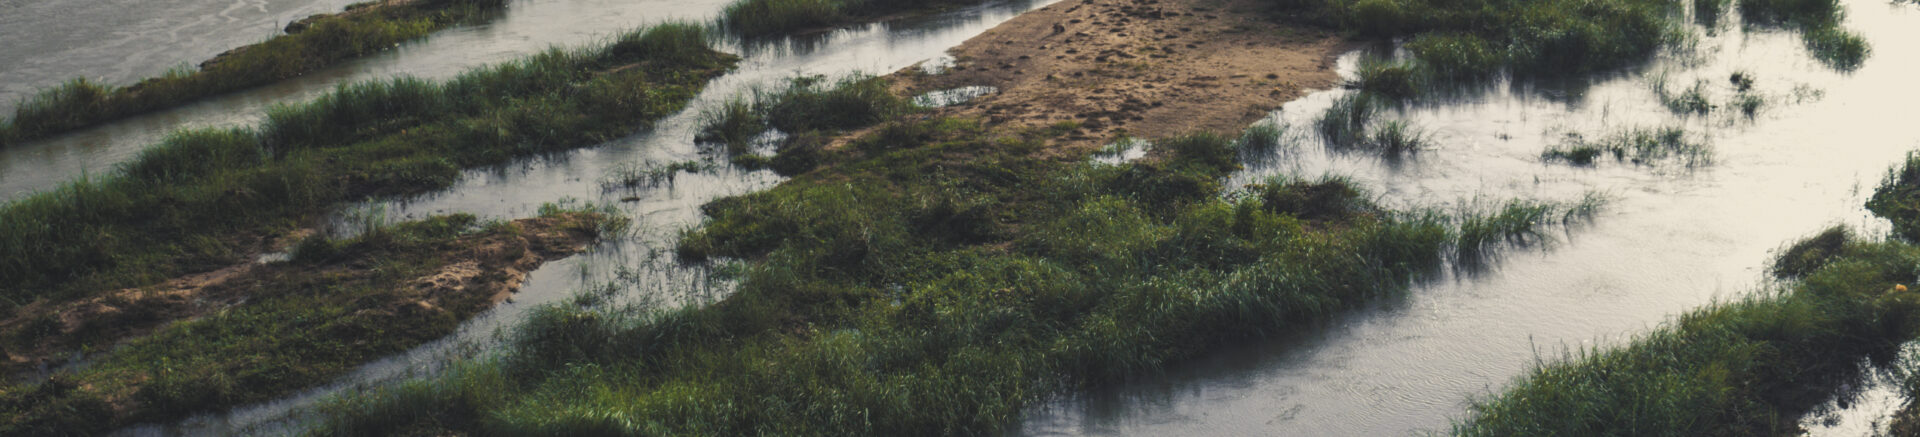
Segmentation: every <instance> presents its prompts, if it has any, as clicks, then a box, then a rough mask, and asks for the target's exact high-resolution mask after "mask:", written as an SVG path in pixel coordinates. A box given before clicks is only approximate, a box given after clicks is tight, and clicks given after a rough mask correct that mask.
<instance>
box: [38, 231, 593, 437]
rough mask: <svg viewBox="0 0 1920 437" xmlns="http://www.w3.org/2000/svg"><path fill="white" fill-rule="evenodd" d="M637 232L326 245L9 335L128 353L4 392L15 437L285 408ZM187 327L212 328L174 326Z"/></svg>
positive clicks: (427, 235)
mask: <svg viewBox="0 0 1920 437" xmlns="http://www.w3.org/2000/svg"><path fill="white" fill-rule="evenodd" d="M624 223H625V221H624V219H623V218H619V217H618V216H613V215H608V214H607V213H604V212H600V211H597V210H594V209H592V208H587V209H573V210H570V209H565V208H560V207H552V206H550V207H548V208H545V209H543V211H542V216H541V217H539V218H534V219H525V220H520V221H515V222H498V223H488V224H479V223H476V222H475V220H474V218H473V217H472V216H468V215H454V216H442V217H434V218H430V219H426V220H421V221H416V222H408V223H401V224H397V225H392V226H377V227H372V228H371V229H369V230H367V232H365V233H364V234H362V235H359V236H357V237H354V238H352V239H347V240H332V239H328V238H324V237H310V238H308V239H307V240H306V241H305V242H303V243H302V244H300V246H299V248H298V250H297V252H296V253H295V254H294V258H293V260H292V261H288V262H283V263H276V264H266V265H262V266H258V267H255V268H254V269H252V270H249V271H246V272H244V273H240V274H237V275H235V276H234V277H232V278H230V279H227V280H226V281H224V282H220V283H217V284H214V285H210V286H207V287H204V288H201V289H198V290H194V291H193V292H191V295H189V296H177V295H174V296H169V295H165V294H163V293H161V292H160V291H154V292H149V293H126V294H120V295H115V296H112V297H110V298H108V299H105V300H102V301H100V302H96V303H92V304H89V305H87V306H82V307H81V308H77V309H74V310H71V311H66V312H64V316H63V317H65V318H69V319H74V320H78V321H79V324H78V325H77V326H72V327H71V328H67V329H62V328H56V329H52V330H50V331H48V332H32V331H22V330H10V331H7V332H4V333H0V334H4V335H0V337H4V338H5V340H6V347H8V348H12V349H15V350H19V349H21V348H54V347H59V346H72V345H80V344H97V345H98V344H115V343H120V342H121V341H122V340H124V343H123V344H121V345H120V346H119V347H116V348H113V349H111V350H108V351H103V352H102V353H100V354H96V355H95V356H93V357H92V360H93V361H92V362H91V363H89V364H88V365H86V366H84V367H82V368H80V369H79V370H73V371H64V372H60V373H57V374H55V375H54V376H53V377H52V378H51V379H49V380H47V381H45V382H40V383H36V384H29V385H23V386H12V385H9V386H0V418H4V419H0V434H6V435H91V434H98V433H102V432H105V431H108V430H111V429H113V428H114V427H117V426H122V425H125V424H127V423H129V422H132V421H160V422H171V421H175V420H179V419H181V418H184V417H186V416H187V415H188V414H192V413H199V412H209V411H217V410H219V409H224V408H228V407H232V406H235V405H241V404H246V403H253V402H260V401H265V400H270V399H275V398H278V397H280V396H284V395H286V394H289V393H291V392H293V391H296V390H300V389H303V388H307V387H310V386H313V385H315V384H318V383H322V382H325V381H328V380H330V379H332V378H333V377H335V376H338V375H339V374H341V373H343V372H345V371H347V370H349V369H351V368H353V367H354V366H357V365H359V364H361V363H364V362H367V361H369V360H372V359H374V358H378V357H382V356H387V355H390V354H394V353H398V352H402V351H405V350H407V349H409V348H412V347H414V346H417V345H419V344H421V343H425V342H427V341H431V340H434V339H438V338H441V337H444V336H446V335H447V334H449V333H451V332H452V331H453V329H454V328H455V327H456V326H458V324H459V323H460V322H461V321H463V320H466V319H467V318H469V317H471V316H473V315H474V314H476V313H478V312H480V311H481V310H484V309H486V308H489V307H491V306H492V300H491V299H493V298H495V295H494V294H495V293H504V292H506V291H507V290H508V289H510V287H512V286H513V285H512V284H506V283H505V282H506V281H507V280H508V278H509V275H514V274H524V273H525V272H527V271H531V270H532V268H533V267H535V266H537V265H539V264H540V262H541V261H542V260H544V259H546V258H551V257H559V256H566V255H567V254H570V253H572V252H573V251H574V250H575V248H576V247H578V246H581V245H583V244H584V243H585V242H588V241H591V240H593V239H594V238H596V237H597V236H599V235H600V234H601V233H603V232H607V231H617V230H618V229H619V228H620V227H621V226H622V225H623V224H624ZM529 260H532V261H529ZM467 263H471V267H470V268H471V269H478V270H477V271H472V270H468V267H466V266H468V265H469V264H467ZM481 272H484V273H481ZM429 279H430V280H429ZM511 282H514V283H517V282H518V280H517V279H511ZM209 301H211V302H224V303H206V302H209ZM102 308H104V309H102ZM179 313H202V314H204V315H203V316H201V317H197V318H190V319H187V320H183V321H179V322H173V321H172V320H169V317H167V316H168V315H172V314H179ZM43 317H49V318H51V317H54V315H53V314H47V315H43ZM57 323H58V322H56V325H55V326H58V324H57ZM69 325H71V324H69ZM27 326H32V324H28V325H27ZM127 331H150V332H149V333H144V334H138V333H135V332H127ZM129 333H133V334H135V335H132V336H131V337H130V338H125V339H122V338H116V337H117V336H116V335H115V334H129Z"/></svg>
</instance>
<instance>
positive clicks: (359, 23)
mask: <svg viewBox="0 0 1920 437" xmlns="http://www.w3.org/2000/svg"><path fill="white" fill-rule="evenodd" d="M506 6H507V1H506V0H413V1H406V2H399V1H394V2H386V3H381V2H370V3H358V4H354V5H351V6H347V10H346V11H345V12H341V13H338V14H331V15H316V16H314V17H309V18H307V19H304V20H300V21H297V22H294V23H293V24H290V25H288V26H287V33H286V34H283V35H279V36H275V37H273V38H271V39H268V40H266V41H264V42H260V43H257V44H253V45H249V46H244V47H240V48H238V49H234V50H232V51H229V52H227V53H223V54H221V55H220V56H219V57H216V58H214V59H211V60H208V61H207V62H205V63H202V64H201V65H200V68H199V69H176V70H173V71H168V72H167V73H166V74H164V75H161V76H159V77H153V78H148V79H145V80H141V81H140V82H138V83H135V84H133V85H131V86H125V87H119V86H112V85H104V84H99V83H95V82H92V81H89V80H87V79H86V78H77V79H74V80H72V81H68V82H67V83H65V84H62V85H60V86H58V87H54V88H53V89H48V90H45V91H41V92H40V93H38V94H37V95H35V96H34V97H32V98H30V99H27V100H26V101H23V102H21V104H20V105H19V106H18V107H17V108H15V109H14V113H13V117H11V118H10V119H7V120H4V121H0V147H6V146H9V145H12V144H18V143H21V142H26V141H31V140H34V139H38V138H44V137H47V136H50V135H54V134H59V133H62V132H67V131H71V130H75V129H79V128H83V127H88V126H93V125H96V124H100V123H105V122H109V121H113V120H118V119H121V118H125V117H129V116H133V115H138V114H141V113H144V112H148V111H154V110H159V109H165V108H171V107H174V106H179V105H183V104H186V103H188V102H192V101H194V100H199V99H201V98H205V97H208V96H212V95H216V94H222V93H227V92H232V91H236V90H241V89H245V88H250V87H254V86H259V85H264V84H268V83H273V82H277V81H280V80H285V79H288V78H292V77H295V76H300V75H302V74H306V73H308V72H311V71H314V70H319V69H321V68H325V67H327V66H330V65H334V64H337V63H339V62H341V61H344V60H347V59H352V58H355V57H359V56H362V55H366V54H368V53H373V52H377V51H381V50H386V49H388V48H391V47H393V46H394V45H395V44H399V43H401V42H405V41H411V40H415V39H419V38H422V37H425V36H427V34H430V33H433V32H435V31H438V30H440V29H444V28H447V27H449V26H454V25H458V24H463V23H471V22H476V21H480V20H484V19H488V18H492V17H494V16H496V15H498V14H499V13H500V11H502V10H504V9H505V8H506Z"/></svg>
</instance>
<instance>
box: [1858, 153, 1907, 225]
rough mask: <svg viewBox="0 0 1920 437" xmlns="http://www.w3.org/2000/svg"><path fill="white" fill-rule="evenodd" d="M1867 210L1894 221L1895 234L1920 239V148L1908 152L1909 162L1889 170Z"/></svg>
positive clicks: (1874, 192)
mask: <svg viewBox="0 0 1920 437" xmlns="http://www.w3.org/2000/svg"><path fill="white" fill-rule="evenodd" d="M1867 210H1868V211H1872V212H1873V214H1874V215H1877V216H1880V217H1882V218H1885V219H1887V220H1888V221H1891V222H1893V233H1894V235H1896V236H1899V237H1900V238H1905V239H1907V240H1909V241H1920V152H1908V153H1907V159H1906V162H1904V163H1902V164H1901V165H1899V166H1896V167H1894V168H1892V169H1889V170H1887V176H1886V177H1885V178H1882V179H1881V180H1880V186H1879V187H1878V188H1875V189H1874V190H1873V197H1871V198H1868V199H1867Z"/></svg>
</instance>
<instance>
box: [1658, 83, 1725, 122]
mask: <svg viewBox="0 0 1920 437" xmlns="http://www.w3.org/2000/svg"><path fill="white" fill-rule="evenodd" d="M1653 93H1654V95H1656V96H1659V97H1660V104H1661V105H1665V106H1666V107H1667V110H1668V111H1673V113H1675V114H1680V115H1706V114H1707V113H1709V112H1713V103H1711V102H1708V101H1707V83H1706V81H1694V83H1693V85H1692V86H1688V87H1687V88H1686V89H1684V90H1681V91H1679V92H1675V91H1673V90H1672V89H1671V88H1668V85H1667V82H1666V80H1665V79H1664V78H1661V79H1658V80H1656V81H1655V82H1654V84H1653Z"/></svg>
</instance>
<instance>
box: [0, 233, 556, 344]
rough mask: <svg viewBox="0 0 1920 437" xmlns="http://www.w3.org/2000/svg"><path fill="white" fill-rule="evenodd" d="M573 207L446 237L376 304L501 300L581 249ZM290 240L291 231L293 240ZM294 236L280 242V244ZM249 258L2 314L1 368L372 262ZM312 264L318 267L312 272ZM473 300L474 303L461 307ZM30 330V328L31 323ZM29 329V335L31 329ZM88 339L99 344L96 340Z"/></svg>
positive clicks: (112, 340)
mask: <svg viewBox="0 0 1920 437" xmlns="http://www.w3.org/2000/svg"><path fill="white" fill-rule="evenodd" d="M582 220H584V219H583V218H582V217H580V216H579V214H577V213H576V214H562V215H559V216H555V217H539V218H529V219H521V220H516V221H514V222H513V224H514V225H515V226H517V227H518V228H519V232H517V233H513V232H482V233H475V234H472V235H468V236H463V237H460V238H459V239H456V240H455V241H454V242H453V243H451V244H449V245H447V246H446V247H447V248H448V251H447V252H446V253H444V254H443V255H442V259H445V260H446V264H445V265H444V266H443V267H441V268H440V269H439V270H438V271H437V272H435V273H434V274H430V275H426V276H423V277H420V278H417V279H415V280H412V281H409V282H408V283H409V284H410V286H409V287H408V288H407V289H403V290H395V291H394V292H393V293H394V294H395V295H398V296H399V297H400V299H397V301H398V302H401V303H400V304H398V305H393V306H394V307H393V308H381V309H377V310H378V311H390V312H396V313H416V312H420V311H426V312H440V311H446V310H448V309H449V308H446V307H448V306H460V307H462V308H452V309H453V310H455V313H456V314H473V313H477V312H478V311H479V310H481V309H484V308H485V307H486V306H491V305H493V304H497V303H499V302H501V301H503V300H505V299H507V297H509V296H510V295H511V294H512V293H513V292H514V291H516V290H518V289H519V287H520V283H521V282H522V281H523V280H525V279H526V276H527V274H528V273H529V272H532V271H533V270H534V269H535V268H538V267H539V266H540V265H541V264H543V263H545V262H546V261H548V260H550V259H556V258H562V257H565V256H567V255H571V254H573V253H575V252H579V251H580V250H582V249H583V248H584V247H585V246H586V244H587V243H589V242H590V241H592V240H593V238H594V237H593V236H592V235H591V234H590V233H589V232H587V231H585V230H583V228H582V226H581V225H580V223H582ZM294 241H297V239H296V240H294ZM286 246H290V244H288V245H283V246H281V247H286ZM254 258H257V256H256V257H249V258H248V260H247V261H245V262H242V263H239V264H234V265H231V266H228V267H226V268H222V269H219V270H215V271H212V272H207V273H199V274H193V275H187V276H182V277H179V278H174V279H172V280H168V281H166V282H164V283H161V284H158V285H154V286H148V287H142V288H130V289H122V290H115V291H111V292H107V293H103V294H102V295H101V296H98V297H93V298H89V299H85V300H80V301H69V302H61V303H52V302H46V301H42V302H36V303H33V304H31V305H27V306H25V307H21V308H19V309H17V310H16V311H14V312H13V314H14V315H13V316H12V317H8V318H6V319H0V334H5V337H11V338H0V340H4V342H5V343H7V345H6V347H4V348H0V358H4V361H0V369H5V370H7V372H6V373H16V372H20V371H28V370H33V369H35V368H38V367H41V366H43V365H58V364H60V363H61V362H63V361H64V360H65V359H67V358H69V357H71V356H72V355H73V354H74V353H75V352H76V351H78V350H80V348H82V347H87V346H88V345H101V344H117V343H120V342H122V341H125V340H127V339H131V338H136V337H139V336H143V335H147V334H149V333H152V332H153V331H155V330H157V329H159V328H161V327H164V326H166V325H167V324H169V323H173V322H176V321H182V320H189V319H192V318H195V317H199V316H201V315H204V314H209V313H213V312H216V311H220V310H222V309H225V308H230V307H233V306H237V305H244V304H245V303H246V302H247V301H248V299H249V298H251V297H253V296H256V295H257V294H258V293H262V292H265V291H266V290H272V289H274V287H276V286H278V285H281V282H283V281H286V280H288V279H287V278H289V277H290V276H293V275H297V274H317V275H323V276H326V277H330V278H335V279H341V280H346V279H348V278H353V277H361V276H370V275H373V274H375V273H373V272H369V271H368V270H369V268H370V267H372V266H373V264H371V263H365V262H360V261H363V260H350V261H346V262H342V263H333V264H323V265H308V264H298V263H276V264H262V263H257V262H254V261H253V260H254ZM314 270H318V271H317V272H316V271H314ZM469 306H479V307H478V308H465V307H469ZM29 332H31V333H29ZM27 337H31V339H27ZM92 349H98V348H97V346H96V347H93V348H92Z"/></svg>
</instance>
